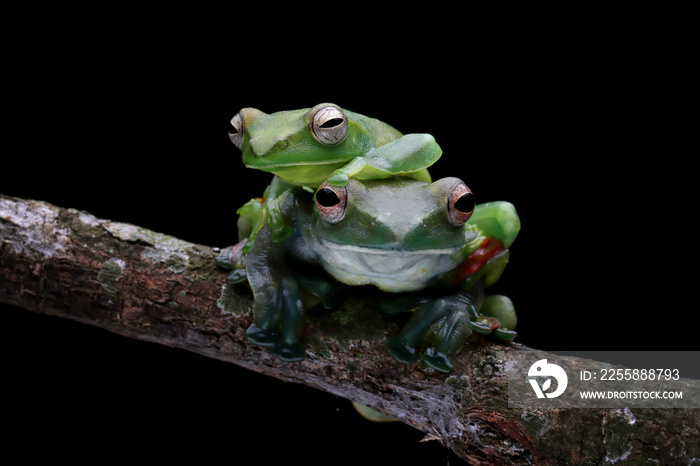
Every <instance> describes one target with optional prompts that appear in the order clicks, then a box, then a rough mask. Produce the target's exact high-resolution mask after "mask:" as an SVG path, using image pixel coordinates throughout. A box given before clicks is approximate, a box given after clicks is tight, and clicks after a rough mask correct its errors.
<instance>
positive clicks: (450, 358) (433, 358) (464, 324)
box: [423, 310, 472, 372]
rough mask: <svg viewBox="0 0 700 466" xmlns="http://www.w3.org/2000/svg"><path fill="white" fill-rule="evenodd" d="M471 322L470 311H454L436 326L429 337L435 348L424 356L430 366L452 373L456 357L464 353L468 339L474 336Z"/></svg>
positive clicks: (428, 350)
mask: <svg viewBox="0 0 700 466" xmlns="http://www.w3.org/2000/svg"><path fill="white" fill-rule="evenodd" d="M470 320H471V318H470V316H469V311H463V310H454V311H453V312H452V313H451V314H450V315H448V316H447V317H445V319H444V320H443V321H441V322H438V323H437V324H436V325H435V326H434V328H433V332H434V333H433V334H432V335H430V336H429V339H430V340H432V341H433V346H431V347H430V348H428V349H427V350H426V351H425V353H424V354H423V360H424V361H425V363H426V364H427V365H428V366H430V367H432V368H433V369H435V370H438V371H440V372H451V371H452V369H453V368H454V357H455V356H457V354H458V353H459V352H460V351H462V348H463V347H464V344H465V343H466V341H467V338H469V336H470V335H471V334H472V331H471V329H470V328H469V322H470Z"/></svg>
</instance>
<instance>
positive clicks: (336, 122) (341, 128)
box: [311, 105, 348, 146]
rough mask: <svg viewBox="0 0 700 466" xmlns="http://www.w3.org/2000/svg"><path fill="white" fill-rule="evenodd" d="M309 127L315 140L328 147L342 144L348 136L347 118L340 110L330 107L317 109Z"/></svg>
mask: <svg viewBox="0 0 700 466" xmlns="http://www.w3.org/2000/svg"><path fill="white" fill-rule="evenodd" d="M311 125H312V127H311V129H312V131H313V135H314V137H315V138H316V140H317V141H318V142H320V143H321V144H326V145H328V146H332V145H334V144H338V143H340V142H343V140H344V139H345V136H347V134H348V119H347V117H346V116H345V114H344V113H343V111H342V110H341V109H340V108H338V107H335V106H332V105H329V106H327V107H322V108H320V109H318V110H317V111H316V113H315V114H314V118H313V120H312V122H311Z"/></svg>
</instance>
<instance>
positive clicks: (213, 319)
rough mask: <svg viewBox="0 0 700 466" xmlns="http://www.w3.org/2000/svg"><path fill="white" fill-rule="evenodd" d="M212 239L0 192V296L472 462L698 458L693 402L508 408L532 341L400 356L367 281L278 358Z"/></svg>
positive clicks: (314, 317)
mask: <svg viewBox="0 0 700 466" xmlns="http://www.w3.org/2000/svg"><path fill="white" fill-rule="evenodd" d="M216 253H217V251H216V250H214V249H212V248H208V247H204V246H200V245H195V244H191V243H187V242H184V241H181V240H178V239H176V238H173V237H169V236H165V235H162V234H158V233H154V232H151V231H148V230H144V229H141V228H138V227H135V226H132V225H127V224H120V223H114V222H110V221H108V220H99V219H97V218H95V217H94V216H92V215H90V214H88V213H85V212H79V211H76V210H72V209H61V208H57V207H54V206H51V205H49V204H46V203H43V202H38V201H28V200H20V199H15V198H10V197H3V196H0V301H2V302H4V303H8V304H12V305H16V306H19V307H23V308H26V309H29V310H32V311H36V312H40V313H45V314H52V315H57V316H61V317H66V318H69V319H74V320H77V321H80V322H84V323H88V324H92V325H97V326H99V327H102V328H105V329H108V330H110V331H113V332H116V333H118V334H122V335H126V336H129V337H132V338H137V339H141V340H147V341H152V342H157V343H160V344H164V345H168V346H173V347H178V348H183V349H186V350H189V351H193V352H196V353H199V354H202V355H206V356H209V357H213V358H217V359H220V360H224V361H228V362H232V363H234V364H238V365H241V366H244V367H246V368H249V369H251V370H254V371H257V372H261V373H264V374H267V375H270V376H273V377H277V378H279V379H282V380H285V381H291V382H298V383H301V384H305V385H308V386H311V387H315V388H318V389H321V390H324V391H327V392H330V393H333V394H336V395H339V396H341V397H344V398H348V399H351V400H354V401H358V402H360V403H363V404H365V405H368V406H371V407H374V408H375V409H378V410H380V411H383V412H385V413H387V414H390V415H392V416H394V417H396V418H398V419H399V420H401V421H403V422H405V423H407V424H410V425H412V426H414V427H415V428H416V429H419V430H421V431H423V432H425V433H426V434H427V435H429V436H431V437H432V438H435V439H437V440H439V441H441V442H442V443H443V444H444V445H445V446H446V447H448V448H451V449H452V450H453V451H455V452H456V453H457V454H458V455H459V456H460V457H462V458H464V459H465V461H466V462H467V463H469V464H533V463H534V464H562V463H571V462H573V463H583V464H599V463H604V462H606V461H607V462H611V463H618V464H626V463H629V464H646V463H649V464H699V462H700V460H699V459H698V458H699V457H700V419H699V416H698V410H691V409H678V410H674V409H633V410H631V411H630V410H624V411H623V410H619V409H546V410H525V409H515V408H509V407H508V401H507V374H508V370H509V367H511V365H512V364H517V363H518V361H522V360H524V358H526V357H531V356H532V355H533V353H541V354H538V357H541V358H546V357H547V354H546V353H544V352H539V351H537V350H534V349H530V348H527V347H524V346H522V345H518V344H510V345H503V344H499V343H494V342H492V341H491V340H489V339H482V340H477V341H474V342H473V343H471V344H470V345H469V347H468V349H465V351H463V352H462V354H461V355H460V356H459V357H458V358H457V361H456V365H455V366H456V367H455V370H454V372H453V373H452V374H449V375H448V374H442V373H438V372H435V371H432V370H429V369H427V368H425V367H421V366H420V364H411V365H405V364H401V363H399V362H397V361H395V360H394V359H393V358H391V357H390V356H389V355H388V353H387V352H386V351H385V350H384V348H383V340H384V338H385V336H386V335H388V334H392V333H394V332H396V331H397V330H398V329H399V326H400V323H401V322H402V321H403V320H402V319H401V318H400V317H391V316H386V315H383V314H380V313H379V312H377V311H376V310H375V309H374V307H373V305H372V303H371V302H370V301H371V299H372V298H371V295H368V294H367V293H363V294H359V293H358V294H351V295H350V296H349V297H348V299H347V301H346V302H345V303H344V304H343V306H342V307H341V308H340V309H339V310H337V311H335V312H317V313H315V312H310V313H309V318H308V322H307V326H306V330H305V337H306V342H307V355H306V356H307V357H306V359H305V360H304V361H302V362H299V363H294V364H287V363H283V362H280V361H278V360H277V359H275V358H274V357H272V356H270V354H269V353H268V352H267V351H266V350H264V349H262V348H259V347H257V346H255V345H252V344H250V343H249V342H248V341H247V340H246V338H245V331H246V329H247V327H248V326H249V324H250V322H251V314H250V309H251V306H252V301H253V298H252V295H251V293H250V290H249V289H248V288H247V287H246V286H226V284H225V279H226V276H227V273H226V272H225V271H222V270H220V269H218V268H217V266H216V264H215V261H214V257H215V255H216ZM558 360H559V361H561V360H562V358H561V357H558ZM569 362H570V363H571V364H572V365H576V364H577V361H576V360H575V359H574V358H571V360H570V361H569ZM591 364H593V363H592V362H591ZM587 368H588V369H591V368H593V367H592V366H590V365H588V366H587ZM630 416H633V419H634V422H630V419H631V418H630Z"/></svg>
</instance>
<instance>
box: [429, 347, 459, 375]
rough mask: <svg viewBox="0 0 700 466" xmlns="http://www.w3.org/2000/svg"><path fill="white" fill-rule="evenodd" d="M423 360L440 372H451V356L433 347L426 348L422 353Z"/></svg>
mask: <svg viewBox="0 0 700 466" xmlns="http://www.w3.org/2000/svg"><path fill="white" fill-rule="evenodd" d="M423 360H424V361H425V363H426V364H427V365H428V366H430V367H432V368H433V369H435V370H437V371H440V372H452V369H454V363H453V362H452V358H451V357H449V356H448V355H446V354H445V353H441V352H440V351H438V350H436V349H435V348H428V349H427V350H426V351H425V354H424V355H423Z"/></svg>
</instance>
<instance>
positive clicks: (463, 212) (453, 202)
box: [447, 182, 475, 227]
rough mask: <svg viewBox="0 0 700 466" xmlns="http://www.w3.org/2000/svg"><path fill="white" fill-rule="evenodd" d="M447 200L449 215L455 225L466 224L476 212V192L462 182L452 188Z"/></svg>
mask: <svg viewBox="0 0 700 466" xmlns="http://www.w3.org/2000/svg"><path fill="white" fill-rule="evenodd" d="M447 202H448V203H447V215H448V217H449V219H450V223H451V224H452V225H454V226H457V227H458V226H462V225H464V224H465V223H467V221H468V220H469V219H470V218H471V216H472V214H473V213H474V207H475V202H474V194H473V193H472V191H471V189H469V188H468V187H467V185H466V184H464V183H462V182H460V183H458V184H457V186H455V187H454V188H452V191H451V192H450V196H449V198H448V201H447Z"/></svg>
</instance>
